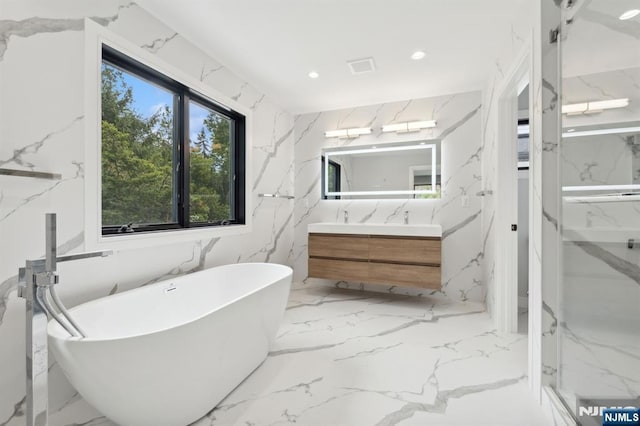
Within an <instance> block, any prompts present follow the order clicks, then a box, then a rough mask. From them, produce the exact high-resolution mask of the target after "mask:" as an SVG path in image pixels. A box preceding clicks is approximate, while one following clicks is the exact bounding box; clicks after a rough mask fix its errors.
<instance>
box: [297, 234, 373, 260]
mask: <svg viewBox="0 0 640 426" xmlns="http://www.w3.org/2000/svg"><path fill="white" fill-rule="evenodd" d="M368 240H369V236H368V235H345V234H309V256H310V257H330V258H339V259H364V260H367V259H368V257H369V243H368Z"/></svg>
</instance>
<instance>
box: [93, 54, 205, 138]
mask: <svg viewBox="0 0 640 426" xmlns="http://www.w3.org/2000/svg"><path fill="white" fill-rule="evenodd" d="M102 66H103V68H104V67H108V68H110V69H113V70H117V71H120V72H121V73H122V77H123V78H122V80H123V82H124V84H125V85H126V86H129V87H131V90H132V92H133V109H134V111H136V112H137V113H138V114H140V116H141V117H143V118H149V117H151V116H152V115H153V114H155V113H156V112H157V111H158V110H160V109H161V108H164V106H165V105H166V106H168V107H169V111H173V93H171V92H169V91H167V90H166V89H163V88H162V87H160V86H157V85H155V84H153V83H151V82H149V81H147V80H144V79H141V78H139V77H136V76H134V75H133V74H129V73H128V72H125V71H122V70H120V69H119V68H117V67H114V66H111V65H106V64H103V65H102ZM118 89H119V90H122V91H124V87H123V86H120V87H118ZM208 114H209V111H208V110H206V109H205V108H203V107H201V106H200V105H198V104H195V103H193V102H191V103H190V105H189V136H190V138H191V142H192V144H193V142H194V141H195V140H196V136H197V134H198V133H199V132H200V130H201V129H202V128H203V127H204V120H205V118H207V115H208ZM205 133H206V135H207V138H209V136H210V133H209V132H208V130H207V129H206V128H205Z"/></svg>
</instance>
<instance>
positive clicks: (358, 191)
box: [321, 140, 441, 199]
mask: <svg viewBox="0 0 640 426" xmlns="http://www.w3.org/2000/svg"><path fill="white" fill-rule="evenodd" d="M440 153H441V149H440V140H425V141H414V142H404V143H396V144H380V145H366V146H358V147H348V148H347V147H343V148H331V149H325V150H323V155H322V177H321V179H322V196H323V198H324V199H409V198H440Z"/></svg>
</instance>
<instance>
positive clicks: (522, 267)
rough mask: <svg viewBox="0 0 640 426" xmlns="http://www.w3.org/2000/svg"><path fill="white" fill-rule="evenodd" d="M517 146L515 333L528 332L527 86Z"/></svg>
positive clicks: (520, 100) (520, 105) (521, 98)
mask: <svg viewBox="0 0 640 426" xmlns="http://www.w3.org/2000/svg"><path fill="white" fill-rule="evenodd" d="M517 125H518V134H517V138H516V141H515V143H516V145H517V147H518V149H517V169H518V172H517V181H518V184H517V189H516V193H517V199H518V204H517V210H518V214H517V217H518V221H517V227H518V231H517V232H518V260H517V262H518V265H517V282H518V296H517V307H518V308H517V309H518V317H517V326H516V329H517V331H518V334H527V333H528V324H529V321H528V319H529V229H530V226H529V151H530V141H529V85H528V84H527V85H526V86H524V87H523V88H522V90H521V91H520V93H518V124H517Z"/></svg>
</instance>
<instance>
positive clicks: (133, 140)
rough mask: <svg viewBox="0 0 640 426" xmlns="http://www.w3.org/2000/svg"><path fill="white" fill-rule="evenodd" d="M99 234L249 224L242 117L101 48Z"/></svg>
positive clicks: (136, 62) (165, 77)
mask: <svg viewBox="0 0 640 426" xmlns="http://www.w3.org/2000/svg"><path fill="white" fill-rule="evenodd" d="M101 69H102V73H101V74H102V90H101V95H102V125H101V136H102V145H101V146H102V148H101V164H102V194H101V199H102V234H103V235H110V234H118V233H122V232H148V231H159V230H169V229H184V228H192V227H198V226H217V225H228V224H244V223H245V194H244V192H245V191H244V187H245V183H244V182H245V117H244V116H243V115H242V114H240V113H238V112H236V111H233V110H231V109H228V108H226V107H223V106H221V105H219V104H217V103H216V102H214V101H212V100H210V99H208V98H206V97H205V96H203V95H201V94H199V93H197V92H195V91H193V90H191V89H190V88H189V87H187V86H185V85H183V84H182V83H180V82H178V81H176V80H173V79H171V78H169V77H167V76H166V75H164V74H162V73H160V72H158V71H156V70H154V69H152V68H150V67H148V66H146V65H144V64H142V63H140V62H138V61H136V60H134V59H132V58H129V57H127V56H125V55H124V54H122V53H120V52H117V51H115V50H114V49H112V48H110V47H108V46H104V45H103V50H102V67H101Z"/></svg>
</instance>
